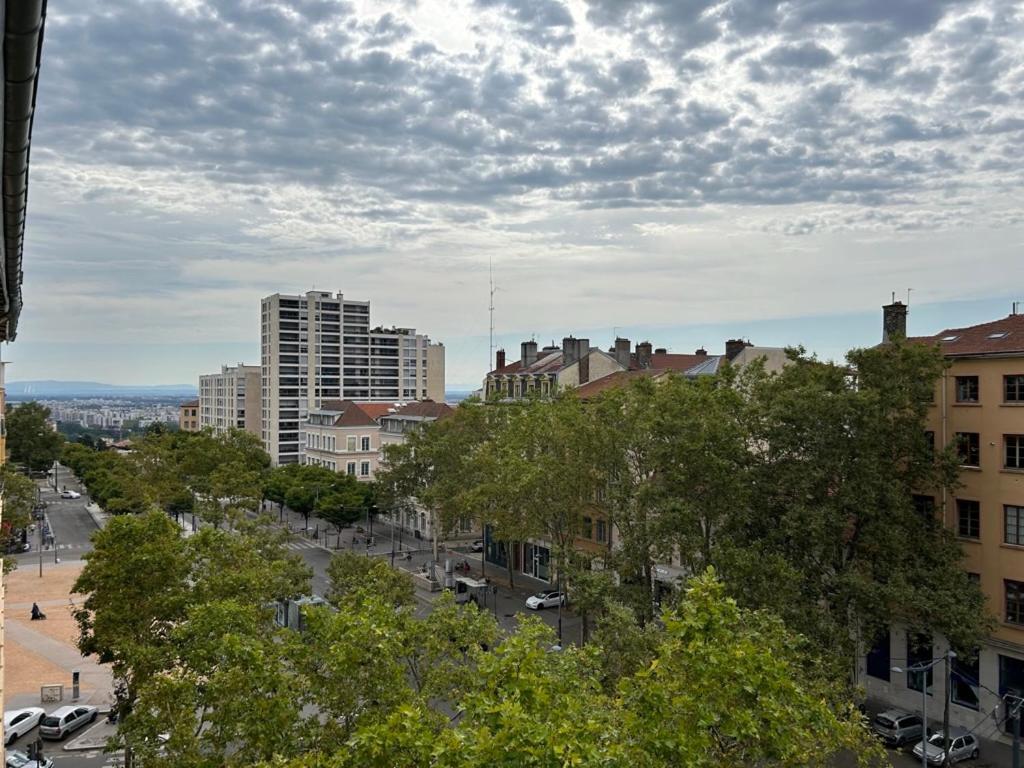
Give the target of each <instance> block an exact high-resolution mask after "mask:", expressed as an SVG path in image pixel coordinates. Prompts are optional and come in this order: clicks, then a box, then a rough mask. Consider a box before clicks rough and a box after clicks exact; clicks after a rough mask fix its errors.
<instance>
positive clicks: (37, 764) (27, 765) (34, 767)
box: [4, 749, 53, 768]
mask: <svg viewBox="0 0 1024 768" xmlns="http://www.w3.org/2000/svg"><path fill="white" fill-rule="evenodd" d="M4 765H6V766H7V768H53V760H51V759H50V758H48V757H44V758H43V759H42V760H30V759H29V756H28V755H26V754H25V753H24V752H19V751H18V750H16V749H12V750H11V751H10V752H8V753H7V759H6V760H5V761H4Z"/></svg>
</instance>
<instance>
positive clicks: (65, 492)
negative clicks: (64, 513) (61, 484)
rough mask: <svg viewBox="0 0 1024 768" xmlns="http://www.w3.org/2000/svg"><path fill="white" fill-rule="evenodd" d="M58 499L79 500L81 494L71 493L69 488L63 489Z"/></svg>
mask: <svg viewBox="0 0 1024 768" xmlns="http://www.w3.org/2000/svg"><path fill="white" fill-rule="evenodd" d="M60 497H61V498H62V499H80V498H82V494H80V493H79V492H78V491H72V490H71V489H70V488H65V489H64V490H63V491H61V492H60Z"/></svg>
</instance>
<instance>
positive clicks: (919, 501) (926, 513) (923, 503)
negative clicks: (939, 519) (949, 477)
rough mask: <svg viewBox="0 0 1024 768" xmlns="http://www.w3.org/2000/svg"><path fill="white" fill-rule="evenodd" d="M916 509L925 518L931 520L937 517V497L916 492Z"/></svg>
mask: <svg viewBox="0 0 1024 768" xmlns="http://www.w3.org/2000/svg"><path fill="white" fill-rule="evenodd" d="M913 498H914V509H916V510H917V514H919V515H920V516H921V517H922V518H923V519H924V520H931V519H932V518H934V517H935V497H934V496H923V495H921V494H918V493H915V494H914V497H913Z"/></svg>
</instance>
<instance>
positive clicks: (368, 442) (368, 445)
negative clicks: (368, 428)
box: [362, 437, 370, 451]
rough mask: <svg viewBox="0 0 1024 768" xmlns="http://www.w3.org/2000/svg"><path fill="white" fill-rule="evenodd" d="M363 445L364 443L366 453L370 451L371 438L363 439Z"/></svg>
mask: <svg viewBox="0 0 1024 768" xmlns="http://www.w3.org/2000/svg"><path fill="white" fill-rule="evenodd" d="M362 443H363V446H362V450H364V451H368V450H370V438H368V437H364V438H362Z"/></svg>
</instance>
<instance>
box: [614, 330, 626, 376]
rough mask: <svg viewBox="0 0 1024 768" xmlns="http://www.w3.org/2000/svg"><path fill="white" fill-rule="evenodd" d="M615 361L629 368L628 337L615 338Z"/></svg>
mask: <svg viewBox="0 0 1024 768" xmlns="http://www.w3.org/2000/svg"><path fill="white" fill-rule="evenodd" d="M615 362H617V363H618V364H619V365H621V366H622V367H623V368H625V369H626V370H627V371H628V370H629V339H623V338H621V337H620V338H617V339H615Z"/></svg>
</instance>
